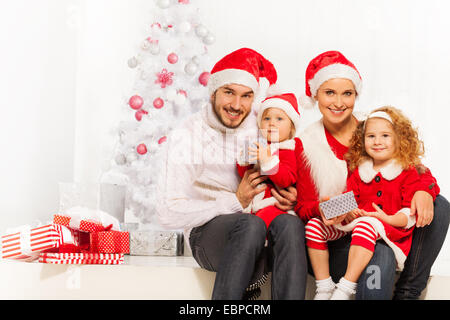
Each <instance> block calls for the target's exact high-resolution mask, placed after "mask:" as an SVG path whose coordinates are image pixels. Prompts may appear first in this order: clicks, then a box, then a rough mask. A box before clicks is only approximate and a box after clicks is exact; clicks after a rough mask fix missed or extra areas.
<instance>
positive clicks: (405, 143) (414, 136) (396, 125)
mask: <svg viewBox="0 0 450 320" xmlns="http://www.w3.org/2000/svg"><path fill="white" fill-rule="evenodd" d="M377 111H383V112H386V113H387V114H388V115H389V116H390V117H391V119H392V122H393V125H392V127H393V129H394V133H395V143H396V151H395V153H394V158H395V159H396V160H397V161H398V162H399V164H400V165H401V166H402V167H403V169H407V168H408V167H410V166H411V165H413V166H415V167H416V168H418V169H419V168H421V167H422V164H421V158H422V157H423V155H424V152H425V149H424V144H423V141H422V140H420V139H419V133H418V131H417V129H415V128H413V126H412V123H411V120H409V119H408V118H407V117H406V116H405V115H404V114H403V113H402V112H401V111H400V110H399V109H397V108H394V107H391V106H386V107H382V108H378V109H376V110H374V111H373V112H377ZM373 112H372V113H373ZM366 121H367V120H366ZM366 121H361V122H359V124H358V127H357V129H356V131H355V133H354V134H353V137H352V139H351V142H350V147H349V151H348V152H347V154H346V155H345V159H346V160H347V161H348V163H349V169H350V171H353V170H355V169H356V168H357V167H358V166H359V165H360V164H361V163H362V162H363V161H365V160H367V159H370V156H369V155H368V154H367V152H366V148H365V144H364V135H365V127H366V126H365V122H366Z"/></svg>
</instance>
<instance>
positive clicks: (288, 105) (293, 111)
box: [257, 93, 300, 131]
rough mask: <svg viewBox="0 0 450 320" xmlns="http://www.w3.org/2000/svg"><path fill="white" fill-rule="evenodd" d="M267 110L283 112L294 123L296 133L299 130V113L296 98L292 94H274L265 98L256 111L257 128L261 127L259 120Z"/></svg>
mask: <svg viewBox="0 0 450 320" xmlns="http://www.w3.org/2000/svg"><path fill="white" fill-rule="evenodd" d="M269 108H277V109H281V110H283V111H284V112H285V113H286V114H287V116H288V117H289V118H290V119H291V120H292V122H293V123H294V126H295V130H296V131H298V130H299V129H300V112H299V111H298V103H297V98H296V97H295V95H294V94H293V93H283V94H276V95H272V96H270V97H267V98H266V99H265V100H264V101H263V102H262V104H261V107H260V108H259V110H258V117H257V121H258V126H260V125H261V119H262V115H263V113H264V111H265V110H267V109H269Z"/></svg>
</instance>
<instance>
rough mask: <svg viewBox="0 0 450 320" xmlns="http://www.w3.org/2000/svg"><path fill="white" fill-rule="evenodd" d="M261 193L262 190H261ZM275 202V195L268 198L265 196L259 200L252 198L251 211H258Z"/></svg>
mask: <svg viewBox="0 0 450 320" xmlns="http://www.w3.org/2000/svg"><path fill="white" fill-rule="evenodd" d="M262 193H263V192H262ZM276 202H277V199H275V197H270V198H265V199H261V200H259V199H258V200H256V201H255V200H253V208H252V209H253V213H256V212H258V211H259V210H261V209H264V208H267V207H269V206H273V205H275V203H276Z"/></svg>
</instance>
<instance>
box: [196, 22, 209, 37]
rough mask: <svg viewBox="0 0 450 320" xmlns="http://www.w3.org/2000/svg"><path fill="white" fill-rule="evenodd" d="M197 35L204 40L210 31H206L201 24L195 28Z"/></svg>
mask: <svg viewBox="0 0 450 320" xmlns="http://www.w3.org/2000/svg"><path fill="white" fill-rule="evenodd" d="M195 34H196V35H197V36H198V37H200V38H203V37H205V36H207V35H208V29H206V28H205V27H204V26H203V25H201V24H200V25H198V26H197V27H196V28H195Z"/></svg>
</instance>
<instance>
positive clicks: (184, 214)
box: [156, 104, 257, 244]
mask: <svg viewBox="0 0 450 320" xmlns="http://www.w3.org/2000/svg"><path fill="white" fill-rule="evenodd" d="M256 132H257V126H256V117H255V115H254V114H253V113H251V114H250V115H249V116H248V117H247V118H246V119H245V120H244V122H243V123H242V124H241V125H240V126H239V128H237V129H228V128H226V127H225V126H223V124H222V123H221V122H220V121H219V120H218V118H217V116H216V114H215V113H214V111H213V110H212V106H211V105H210V104H208V105H206V106H205V107H203V109H202V110H201V111H199V112H198V113H196V114H193V115H192V116H191V117H189V118H188V119H186V120H185V121H184V122H183V123H182V124H181V125H180V126H179V127H178V128H177V129H175V130H174V131H173V132H172V133H171V134H170V135H169V137H168V140H167V143H166V146H165V152H164V156H165V158H164V164H163V169H162V170H163V172H161V173H160V180H159V182H158V197H157V199H158V202H157V206H156V212H157V216H158V219H159V222H160V224H161V225H162V226H163V227H165V228H168V229H182V230H184V234H185V239H186V241H187V242H188V244H189V241H188V239H189V238H188V237H189V235H190V232H191V230H192V228H195V227H197V226H201V225H203V224H205V223H206V222H208V221H210V220H211V219H213V218H214V217H216V216H219V215H224V214H232V213H239V212H242V211H243V208H242V206H241V204H240V202H239V200H238V199H237V197H236V191H237V188H238V185H239V183H240V180H241V179H240V177H239V175H238V173H237V169H236V160H237V155H238V152H240V146H241V141H243V139H244V137H247V136H248V137H255V135H256Z"/></svg>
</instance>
